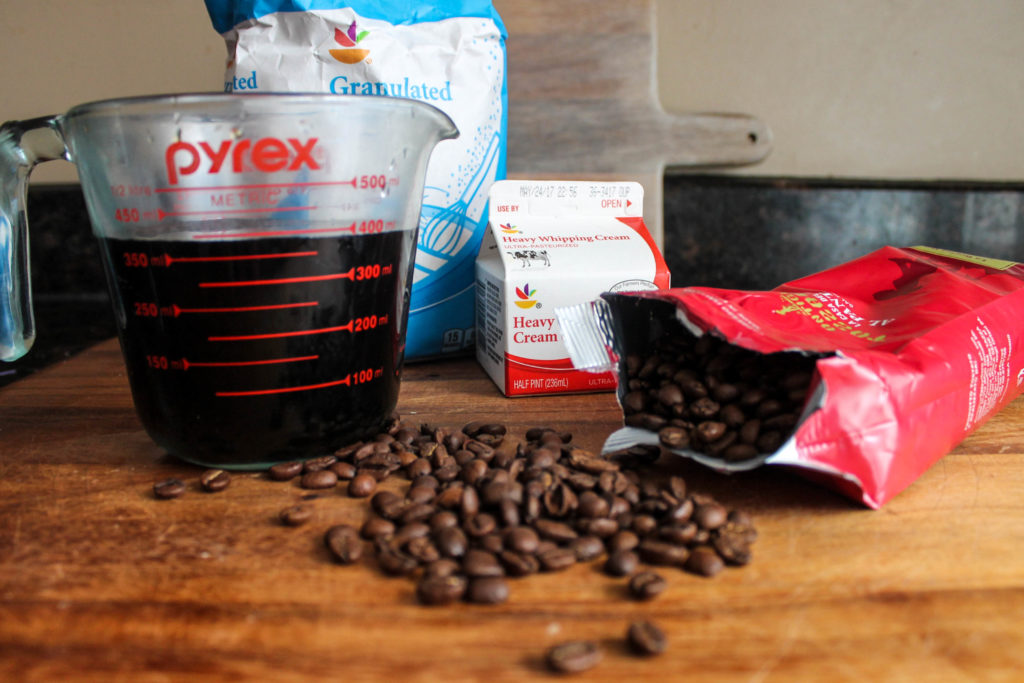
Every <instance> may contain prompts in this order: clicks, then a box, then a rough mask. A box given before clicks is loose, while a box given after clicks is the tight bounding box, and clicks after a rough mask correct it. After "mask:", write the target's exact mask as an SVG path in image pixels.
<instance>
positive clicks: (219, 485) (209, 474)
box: [199, 470, 231, 493]
mask: <svg viewBox="0 0 1024 683" xmlns="http://www.w3.org/2000/svg"><path fill="white" fill-rule="evenodd" d="M230 483H231V475H230V474H228V473H227V472H225V471H224V470H206V471H205V472H203V473H202V474H201V475H199V485H200V486H202V487H203V490H204V491H209V492H210V493H215V492H217V491H223V490H224V489H226V488H227V487H228V485H229V484H230Z"/></svg>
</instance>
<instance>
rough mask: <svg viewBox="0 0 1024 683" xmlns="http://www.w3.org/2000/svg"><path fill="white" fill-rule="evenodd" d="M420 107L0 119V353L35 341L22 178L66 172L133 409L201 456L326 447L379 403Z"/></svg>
mask: <svg viewBox="0 0 1024 683" xmlns="http://www.w3.org/2000/svg"><path fill="white" fill-rule="evenodd" d="M457 135H458V131H457V130H456V128H455V126H454V124H453V123H452V122H451V120H450V119H449V118H448V117H447V116H446V115H445V114H443V113H442V112H441V111H440V110H438V109H436V108H434V107H432V106H430V105H427V104H423V103H421V102H415V101H412V100H402V99H395V98H383V97H358V96H338V95H326V94H323V95H268V94H263V95H256V94H253V95H171V96H163V97H149V98H132V99H123V100H108V101H103V102H95V103H91V104H85V105H82V106H79V107H75V108H74V109H72V110H71V111H69V112H68V113H67V114H65V115H62V116H54V117H47V118H41V119H34V120H31V121H15V122H10V123H7V124H4V126H3V128H2V129H0V192H2V194H0V203H2V215H0V358H2V359H3V360H14V359H16V358H18V357H20V356H21V355H23V354H24V353H26V352H27V350H28V349H29V347H30V346H31V344H32V341H33V337H34V326H33V320H32V308H31V295H30V286H29V273H28V258H27V253H28V246H27V245H28V235H27V219H26V217H25V211H24V204H25V189H26V188H25V186H26V181H27V177H28V174H29V172H30V170H31V169H32V167H33V166H34V165H35V164H36V163H38V162H40V161H45V160H49V159H56V158H65V159H68V160H71V161H73V162H74V163H76V164H77V166H78V172H79V177H80V178H81V182H82V188H83V191H84V194H85V199H86V204H87V207H88V210H89V216H90V220H91V222H92V226H93V232H94V234H95V235H96V237H97V238H98V239H99V241H100V245H101V250H100V251H101V253H102V256H103V261H104V267H105V270H106V273H107V282H108V285H109V289H110V293H111V299H112V302H113V305H114V309H115V315H116V318H117V324H118V330H119V337H120V341H121V349H122V351H123V353H124V358H125V363H126V366H127V369H128V377H129V381H130V384H131V390H132V397H133V399H134V402H135V406H136V410H137V411H138V414H139V417H140V419H141V420H142V422H143V424H144V426H145V428H146V430H147V431H148V432H149V434H150V436H151V437H152V438H153V439H154V440H155V441H156V442H157V443H158V444H160V445H161V446H163V447H164V448H166V449H167V450H169V451H170V452H172V453H174V454H176V455H178V456H180V457H182V458H185V459H187V460H191V461H193V462H197V463H200V464H204V465H217V466H221V467H225V466H226V467H231V466H237V467H254V466H260V465H264V464H268V463H272V462H279V461H283V460H288V459H294V458H303V457H311V456H315V455H320V454H323V453H325V452H329V451H330V450H333V449H334V448H337V447H338V446H340V445H343V444H345V443H349V442H351V441H354V440H357V439H361V438H364V437H366V436H368V435H369V434H371V433H374V432H375V431H376V430H378V429H379V428H380V427H381V426H382V425H383V424H384V422H386V420H387V419H388V417H389V415H390V414H391V411H393V410H394V407H395V404H396V402H397V398H398V387H399V374H400V371H401V364H402V358H403V356H402V353H403V345H404V337H405V325H406V320H407V315H408V302H409V288H410V284H411V281H412V279H411V272H412V268H413V260H414V255H415V253H414V252H415V243H416V240H415V230H416V225H417V223H418V220H419V212H420V202H421V197H422V193H423V178H424V172H425V169H426V164H427V160H428V158H429V156H430V152H431V150H433V148H434V145H435V144H436V143H437V142H439V141H440V140H444V139H448V138H453V137H456V136H457Z"/></svg>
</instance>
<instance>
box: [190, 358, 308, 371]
mask: <svg viewBox="0 0 1024 683" xmlns="http://www.w3.org/2000/svg"><path fill="white" fill-rule="evenodd" d="M319 357H320V356H317V355H313V356H294V357H292V358H268V359H266V360H244V361H225V362H213V361H211V362H205V363H197V362H193V361H190V360H188V359H187V358H182V359H181V369H182V370H188V369H189V368H240V367H244V366H247V365H276V364H278V363H300V362H302V361H307V360H316V359H317V358H319Z"/></svg>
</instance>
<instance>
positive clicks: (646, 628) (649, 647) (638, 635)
mask: <svg viewBox="0 0 1024 683" xmlns="http://www.w3.org/2000/svg"><path fill="white" fill-rule="evenodd" d="M626 641H627V642H628V643H629V647H630V649H631V650H633V652H636V653H637V654H640V655H658V654H661V653H662V652H664V651H665V648H666V647H667V645H668V640H667V639H666V638H665V632H664V631H662V630H661V629H660V628H658V626H657V625H656V624H654V623H652V622H650V621H634V622H633V623H631V624H630V625H629V629H628V630H627V631H626Z"/></svg>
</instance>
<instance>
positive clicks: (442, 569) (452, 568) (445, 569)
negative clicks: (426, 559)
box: [423, 557, 462, 577]
mask: <svg viewBox="0 0 1024 683" xmlns="http://www.w3.org/2000/svg"><path fill="white" fill-rule="evenodd" d="M460 569H462V566H461V565H460V564H459V563H458V562H456V561H455V560H453V559H451V558H447V557H442V558H441V559H440V560H435V561H433V562H431V563H429V564H427V565H425V566H424V567H423V576H424V577H427V576H451V575H453V574H458V573H459V570H460Z"/></svg>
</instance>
